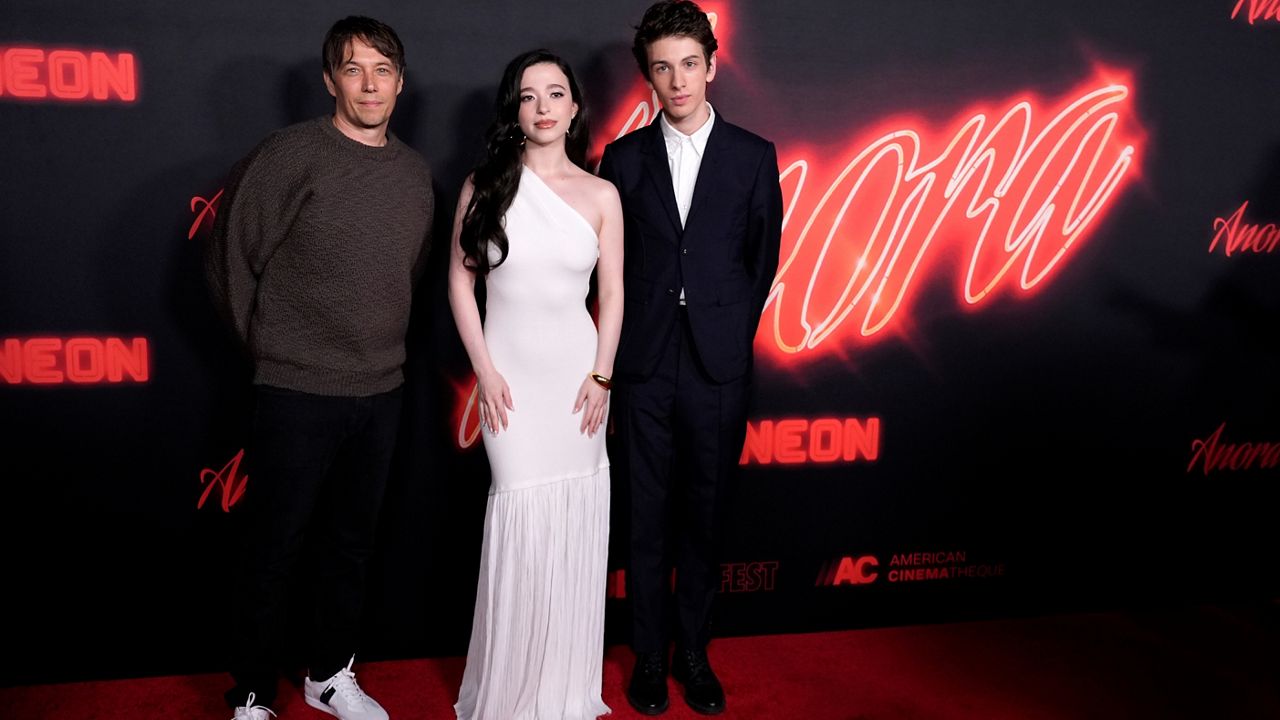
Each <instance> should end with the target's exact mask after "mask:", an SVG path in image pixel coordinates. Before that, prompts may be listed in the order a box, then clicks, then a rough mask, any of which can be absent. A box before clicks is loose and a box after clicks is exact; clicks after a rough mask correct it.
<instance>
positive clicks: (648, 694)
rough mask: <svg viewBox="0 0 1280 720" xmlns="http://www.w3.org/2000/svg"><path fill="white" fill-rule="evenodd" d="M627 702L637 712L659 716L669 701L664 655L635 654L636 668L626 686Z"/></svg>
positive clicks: (652, 653)
mask: <svg viewBox="0 0 1280 720" xmlns="http://www.w3.org/2000/svg"><path fill="white" fill-rule="evenodd" d="M627 702H629V703H631V707H633V708H635V709H636V711H637V712H640V713H643V714H645V715H661V714H662V713H664V712H666V711H667V707H668V706H670V705H671V701H670V700H669V699H668V698H667V658H666V653H661V652H651V653H636V667H635V670H632V671H631V684H630V685H628V686H627Z"/></svg>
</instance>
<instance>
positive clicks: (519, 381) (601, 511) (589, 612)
mask: <svg viewBox="0 0 1280 720" xmlns="http://www.w3.org/2000/svg"><path fill="white" fill-rule="evenodd" d="M505 227H506V232H507V237H508V240H509V241H510V246H509V251H508V255H507V259H506V261H505V262H503V263H502V264H501V265H499V266H498V267H497V268H495V269H494V270H492V271H491V272H490V273H489V275H488V277H487V279H486V281H485V286H486V292H487V300H486V309H485V325H484V337H485V343H486V345H487V346H488V349H489V354H490V357H491V358H492V359H493V363H494V367H495V368H497V370H498V372H500V373H501V374H502V375H503V377H504V378H505V379H506V381H507V384H508V386H509V387H510V388H511V396H512V403H513V404H514V405H515V410H508V411H507V416H508V420H509V425H508V427H507V429H505V430H503V431H501V432H499V433H498V434H497V435H496V436H494V435H492V434H490V433H487V432H486V433H484V447H485V452H486V453H487V454H488V456H489V464H490V467H491V468H492V471H493V482H492V486H491V488H490V491H489V500H488V505H487V508H486V512H485V523H484V543H483V548H482V550H481V558H480V578H479V583H478V588H477V590H476V607H475V615H474V619H473V623H472V629H471V644H470V647H469V649H468V651H467V666H466V670H465V671H464V673H463V676H462V688H461V690H460V691H459V697H458V703H457V704H456V705H455V706H454V709H455V711H456V712H457V716H458V718H460V720H535V719H536V720H562V719H563V720H593V719H594V718H596V717H598V716H600V715H602V714H606V713H608V712H609V708H608V706H606V705H605V704H604V703H603V702H602V701H601V699H600V691H601V669H602V663H603V656H604V604H605V573H606V567H605V565H606V553H607V548H608V537H609V458H608V455H607V454H606V452H605V445H604V432H603V430H604V428H603V427H602V428H601V431H600V432H597V433H596V434H595V437H587V435H586V434H585V433H581V432H579V430H578V427H579V425H580V423H581V420H582V416H581V415H580V414H574V412H573V403H574V400H575V399H576V395H577V392H578V388H579V387H580V386H581V385H582V381H583V380H584V379H585V378H586V377H587V373H589V372H590V371H591V370H592V365H593V364H594V362H595V352H596V327H595V323H594V322H593V321H592V319H591V316H590V314H589V313H588V312H587V309H586V303H585V301H586V296H587V292H588V285H589V282H590V277H591V272H592V270H593V269H594V268H595V264H596V260H597V259H598V258H599V238H597V237H596V234H595V230H594V229H593V228H592V227H591V225H590V223H588V222H587V220H586V219H585V218H583V217H582V216H581V215H580V214H578V212H577V211H576V210H574V209H573V208H572V207H571V206H570V205H569V204H568V203H566V202H565V201H564V200H563V199H561V198H560V197H559V196H558V195H556V193H555V192H554V191H552V190H551V188H550V187H549V186H547V184H546V183H545V182H544V181H543V180H542V179H541V178H539V177H538V176H537V175H536V174H535V173H534V172H533V171H532V170H529V169H528V168H524V169H523V170H522V173H521V177H520V187H519V190H518V191H517V193H516V196H515V198H514V199H513V200H512V203H511V207H510V209H508V210H507V214H506V223H505Z"/></svg>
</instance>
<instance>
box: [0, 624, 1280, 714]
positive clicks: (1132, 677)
mask: <svg viewBox="0 0 1280 720" xmlns="http://www.w3.org/2000/svg"><path fill="white" fill-rule="evenodd" d="M1278 620H1280V618H1278V617H1277V612H1276V609H1275V608H1274V607H1271V608H1252V609H1243V610H1242V609H1223V608H1194V609H1184V610H1177V611H1162V612H1149V613H1107V614H1091V615H1072V616H1058V617H1047V618H1037V619H1030V620H1006V621H994V622H976V623H958V624H950V625H932V626H921V627H904V628H887V629H876V630H858V631H851V632H838V633H817V634H811V635H782V636H767V637H752V638H726V639H721V640H717V641H716V642H715V643H714V644H713V645H712V649H711V658H712V662H713V665H714V666H715V667H716V668H717V670H718V672H719V674H720V677H721V679H722V680H723V681H724V685H725V689H726V691H727V693H728V697H729V709H728V711H727V712H726V713H725V714H724V715H722V716H720V717H723V718H726V719H747V718H768V719H773V718H779V719H790V718H805V719H808V718H821V719H823V720H854V719H865V720H873V719H874V720H880V719H883V720H900V719H901V720H907V719H913V720H914V719H917V718H919V719H929V720H933V719H942V720H950V719H959V718H966V719H968V718H981V719H983V720H1001V719H1004V718H1008V719H1011V720H1012V719H1015V718H1016V719H1018V720H1024V719H1029V718H1034V719H1036V720H1055V719H1058V718H1072V719H1076V718H1188V719H1191V718H1195V719H1196V720H1210V719H1216V718H1280V688H1278V687H1277V685H1278V683H1280V642H1278V641H1280V627H1278V625H1280V623H1278ZM357 670H358V671H359V677H360V682H361V684H362V685H363V686H364V688H365V689H366V690H368V691H369V693H370V694H371V695H374V696H375V697H377V698H378V699H379V700H380V701H381V702H382V703H383V705H384V706H386V708H387V710H388V711H389V712H390V713H391V717H392V718H393V720H412V719H415V718H432V719H434V718H445V719H449V718H453V713H452V709H451V704H452V702H453V700H454V694H455V693H456V691H457V687H458V683H459V680H460V679H461V675H462V660H461V659H460V658H449V659H443V660H406V661H396V662H375V663H366V664H363V665H358V666H357ZM629 672H630V653H629V652H628V651H627V650H626V649H625V648H622V647H614V648H610V649H609V652H608V656H607V659H606V661H605V673H604V683H605V702H606V703H608V704H609V706H610V707H612V708H613V716H612V717H614V718H638V717H642V716H641V715H639V714H638V713H636V712H634V711H633V710H632V709H631V708H630V706H628V705H627V701H626V698H625V697H623V694H622V683H623V680H624V677H625V676H626V675H627V673H629ZM227 683H228V677H227V676H225V675H223V674H210V675H194V676H184V677H163V678H147V679H139V680H116V681H107V682H86V683H72V684H65V685H42V686H35V687H16V688H3V689H0V717H3V718H7V719H9V720H34V719H36V718H67V719H72V718H74V719H77V720H79V719H85V720H126V719H129V720H135V719H141V718H147V719H148V720H150V719H152V718H165V719H170V718H182V719H186V718H192V719H196V720H200V719H204V718H208V719H209V720H227V719H228V718H230V717H231V713H230V711H229V710H227V709H226V708H225V707H224V706H223V704H222V698H221V696H222V691H223V690H225V689H226V687H227ZM299 692H300V691H298V690H296V689H294V688H292V687H290V686H287V685H286V686H284V687H282V688H281V695H280V703H279V707H278V708H276V709H277V711H278V712H279V713H280V715H281V717H282V718H298V719H303V718H309V719H310V720H323V719H324V718H328V717H330V716H328V715H325V714H324V713H320V712H318V711H316V710H313V709H311V708H309V707H307V706H306V705H305V704H304V703H303V702H302V700H301V699H300V696H299ZM661 717H662V718H664V720H688V719H690V718H698V717H702V716H699V715H697V714H695V713H693V712H692V711H690V710H689V709H688V708H687V707H685V705H684V703H683V701H682V700H681V699H680V698H679V688H678V686H677V685H675V683H674V682H673V683H672V704H671V710H669V711H668V712H667V713H665V714H664V715H662V716H661Z"/></svg>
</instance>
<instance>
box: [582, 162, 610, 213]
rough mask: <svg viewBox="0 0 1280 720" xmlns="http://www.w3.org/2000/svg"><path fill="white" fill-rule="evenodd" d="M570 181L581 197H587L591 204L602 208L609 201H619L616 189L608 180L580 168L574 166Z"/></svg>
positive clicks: (606, 205)
mask: <svg viewBox="0 0 1280 720" xmlns="http://www.w3.org/2000/svg"><path fill="white" fill-rule="evenodd" d="M575 169H576V170H577V172H575V173H574V174H573V176H572V178H571V179H572V181H573V183H574V185H575V187H576V188H577V191H578V193H580V194H581V197H584V198H588V199H589V200H590V202H591V204H592V205H594V206H596V207H597V208H598V209H600V210H602V211H603V210H604V209H605V208H607V207H608V206H609V204H611V203H616V202H619V200H618V189H617V188H615V187H614V186H613V183H611V182H609V181H608V180H603V179H601V178H598V177H596V176H595V175H592V174H591V173H589V172H587V171H586V170H583V169H581V168H575Z"/></svg>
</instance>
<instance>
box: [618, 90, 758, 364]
mask: <svg viewBox="0 0 1280 720" xmlns="http://www.w3.org/2000/svg"><path fill="white" fill-rule="evenodd" d="M600 177H602V178H604V179H606V180H608V181H610V182H612V183H613V184H614V185H615V186H616V187H617V188H618V194H619V195H620V196H621V198H622V214H623V218H624V226H625V237H624V246H625V252H624V255H625V258H624V267H623V277H624V294H625V298H626V299H625V310H624V312H623V317H622V336H621V338H620V339H619V343H618V352H617V357H616V358H615V360H614V375H615V376H617V377H620V378H621V379H624V380H631V381H642V380H645V379H647V378H648V377H649V376H650V375H652V374H653V371H654V369H655V368H656V367H657V364H658V359H659V357H660V356H661V354H662V352H663V350H664V349H665V345H666V340H667V338H668V337H669V334H670V332H671V328H672V326H673V325H674V323H675V320H676V314H677V312H678V310H679V302H680V289H681V287H683V288H684V293H685V301H686V303H687V305H688V315H689V326H690V330H691V331H692V334H693V339H694V346H695V348H696V349H697V352H698V357H699V358H700V359H701V360H702V364H703V367H704V369H705V370H706V371H707V374H708V375H710V377H711V379H712V380H714V381H716V382H720V383H723V382H729V381H731V380H735V379H737V378H739V377H742V376H743V375H745V374H747V373H748V372H749V371H750V370H751V360H752V354H751V345H752V341H753V340H754V339H755V334H756V328H757V327H758V326H759V324H760V313H761V311H762V310H763V309H764V302H765V299H766V298H767V297H768V294H769V288H770V286H771V285H772V283H773V277H774V274H775V273H776V272H777V270H778V251H779V245H780V243H781V236H782V190H781V188H780V187H779V184H778V155H777V151H776V150H775V149H774V146H773V143H771V142H769V141H767V140H765V139H763V138H761V137H759V136H757V135H754V134H752V133H750V132H748V131H746V130H743V129H742V128H740V127H737V126H736V125H731V124H729V123H728V122H726V121H725V119H724V116H723V115H722V114H721V113H720V112H718V111H717V112H716V118H715V123H714V124H713V125H712V126H711V134H710V136H709V137H708V138H707V147H706V149H705V151H704V152H703V155H702V164H701V165H700V166H699V170H698V179H697V182H696V184H695V185H694V190H693V200H692V203H691V205H690V207H689V214H688V217H687V218H686V222H685V225H684V228H683V229H682V228H681V227H680V213H679V211H678V210H677V209H676V198H675V191H674V189H673V188H672V183H671V170H670V166H669V165H668V163H667V146H666V142H665V141H664V139H663V136H662V128H661V126H660V124H659V123H658V122H654V123H652V124H650V125H649V126H647V127H644V128H641V129H639V130H636V131H635V132H632V133H630V134H628V135H626V136H624V137H621V138H618V139H617V140H615V141H614V142H613V143H611V144H610V145H609V146H608V147H607V148H605V151H604V157H603V158H602V159H601V161H600Z"/></svg>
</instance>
